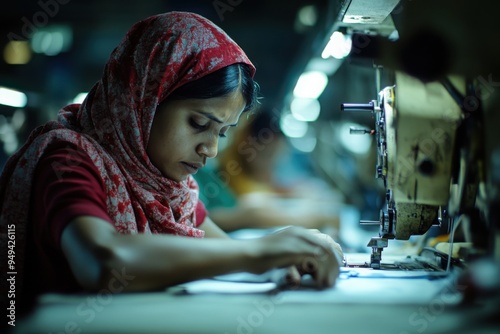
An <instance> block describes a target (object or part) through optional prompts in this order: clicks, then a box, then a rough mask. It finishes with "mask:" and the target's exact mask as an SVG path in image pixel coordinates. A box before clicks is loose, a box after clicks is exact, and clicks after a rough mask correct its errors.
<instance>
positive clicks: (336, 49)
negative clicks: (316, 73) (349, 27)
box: [321, 31, 352, 59]
mask: <svg viewBox="0 0 500 334" xmlns="http://www.w3.org/2000/svg"><path fill="white" fill-rule="evenodd" d="M351 47H352V41H351V37H349V36H348V35H344V34H343V33H341V32H340V31H335V32H334V33H333V34H332V36H330V40H329V41H328V43H327V44H326V46H325V48H324V50H323V52H322V53H321V57H322V58H324V59H326V58H328V57H333V58H336V59H342V58H345V57H347V55H348V54H349V52H351Z"/></svg>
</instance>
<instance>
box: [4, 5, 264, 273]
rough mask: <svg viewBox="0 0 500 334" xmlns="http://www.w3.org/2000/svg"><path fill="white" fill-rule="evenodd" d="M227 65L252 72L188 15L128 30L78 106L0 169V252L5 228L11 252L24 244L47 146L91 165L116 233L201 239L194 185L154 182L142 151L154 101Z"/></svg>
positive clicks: (223, 38) (213, 29) (225, 41)
mask: <svg viewBox="0 0 500 334" xmlns="http://www.w3.org/2000/svg"><path fill="white" fill-rule="evenodd" d="M234 63H245V64H247V65H250V66H251V68H252V70H253V71H255V69H254V67H253V65H252V64H251V62H250V60H249V59H248V58H247V56H246V55H245V53H244V52H243V51H242V50H241V48H240V47H239V46H238V45H237V44H236V43H235V42H234V41H233V40H232V39H231V38H230V37H229V36H227V34H226V33H224V32H223V31H222V30H221V29H220V28H218V27H217V26H216V25H214V24H213V23H212V22H210V21H209V20H207V19H205V18H203V17H201V16H199V15H197V14H193V13H187V12H170V13H166V14H161V15H156V16H152V17H149V18H147V19H145V20H143V21H141V22H138V23H137V24H135V25H134V26H133V27H132V28H131V29H130V30H129V31H128V33H127V34H126V36H125V38H124V39H123V40H122V42H121V43H120V44H119V45H118V47H116V48H115V50H114V51H113V52H112V54H111V56H110V59H109V61H108V63H107V64H106V67H105V70H104V74H103V77H102V79H101V80H100V81H98V82H97V83H96V85H95V86H94V87H93V88H92V89H91V91H90V92H89V94H88V96H87V98H86V99H85V101H84V102H83V103H82V104H81V105H79V104H72V105H68V106H66V107H65V108H63V109H62V110H61V111H60V112H59V115H58V120H57V121H52V122H49V123H47V124H45V125H43V126H40V127H38V128H37V129H35V130H34V131H33V132H32V134H31V135H30V138H29V139H28V141H27V143H26V144H25V145H24V146H23V147H22V148H21V149H20V150H19V151H18V152H17V153H16V154H14V155H13V156H12V157H11V158H10V159H9V161H8V162H7V164H6V166H5V168H4V171H3V173H2V176H1V178H0V209H1V211H0V227H1V240H2V245H1V247H2V252H5V250H6V249H7V247H6V236H7V225H8V224H14V225H15V233H16V240H17V245H22V240H23V239H25V233H26V225H27V223H28V219H29V217H28V213H29V211H30V210H29V203H30V190H31V187H32V178H33V174H34V171H35V167H36V165H37V163H38V160H39V159H40V157H42V155H43V154H44V153H45V152H46V151H47V148H48V147H49V146H51V145H52V144H56V143H59V144H60V143H63V144H64V143H69V144H73V145H76V146H77V147H78V149H79V150H81V151H82V152H85V153H86V154H87V155H88V156H89V157H90V158H91V159H92V161H93V162H94V164H95V166H96V167H97V169H98V171H99V173H100V176H101V177H102V180H103V181H104V184H105V187H106V191H107V195H108V196H107V208H108V213H109V216H110V217H111V219H112V220H113V221H114V224H115V227H116V229H117V230H118V231H119V232H121V233H139V232H145V233H169V234H177V235H184V236H192V237H203V235H204V234H203V231H201V230H199V229H197V228H196V227H195V226H194V220H195V217H194V215H195V208H196V203H197V201H198V186H197V184H196V182H195V181H194V179H193V178H192V177H191V176H190V177H188V178H187V179H186V180H185V181H182V182H175V181H172V180H169V179H167V178H165V177H163V176H162V175H161V173H160V172H159V170H158V169H157V168H155V167H154V166H153V165H152V163H151V161H150V160H149V158H148V156H147V154H146V148H147V145H148V139H149V134H150V129H151V125H152V122H153V118H154V114H155V110H156V107H157V106H158V104H159V103H160V102H161V101H162V100H163V99H165V98H166V97H167V96H168V95H169V94H170V93H172V91H174V90H175V89H176V88H178V87H180V86H182V85H183V84H185V83H188V82H190V81H193V80H196V79H199V78H201V77H203V76H205V75H207V74H209V73H212V72H214V71H217V70H219V69H221V68H223V67H225V66H228V65H231V64H234ZM61 178H64V175H61ZM16 249H18V250H19V251H21V247H16ZM3 263H6V261H3Z"/></svg>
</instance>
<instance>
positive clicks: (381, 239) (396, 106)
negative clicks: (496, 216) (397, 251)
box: [341, 72, 465, 269]
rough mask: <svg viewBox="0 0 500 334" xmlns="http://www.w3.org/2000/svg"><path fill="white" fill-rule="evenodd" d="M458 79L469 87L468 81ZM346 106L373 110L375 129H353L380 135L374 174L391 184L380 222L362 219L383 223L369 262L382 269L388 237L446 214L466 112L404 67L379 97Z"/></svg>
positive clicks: (423, 227)
mask: <svg viewBox="0 0 500 334" xmlns="http://www.w3.org/2000/svg"><path fill="white" fill-rule="evenodd" d="M454 81H455V82H456V87H460V89H462V90H463V89H464V88H465V82H463V81H461V80H460V79H455V80H454ZM341 108H342V110H343V111H369V112H371V114H372V116H373V118H374V123H375V124H374V129H373V130H365V129H354V128H351V134H370V135H373V136H374V137H375V141H376V147H377V165H376V168H375V171H376V173H375V174H376V177H377V178H380V179H382V181H383V183H384V186H385V188H386V189H387V195H386V204H385V207H384V208H383V209H382V210H381V211H380V217H379V221H361V224H368V225H371V224H377V225H380V232H379V236H378V237H373V238H371V240H370V241H369V243H368V245H367V246H368V247H371V248H372V254H371V259H370V266H371V267H372V268H375V269H379V268H380V262H381V259H382V250H383V249H384V248H385V247H387V246H388V240H389V239H400V240H408V239H409V237H410V236H411V235H420V234H423V233H425V232H427V230H428V229H429V228H430V227H431V226H432V225H441V224H443V219H446V218H447V217H444V216H447V213H446V212H447V210H448V209H447V208H446V206H447V205H448V201H449V199H450V180H451V178H452V172H453V166H452V162H453V159H454V151H455V149H456V148H457V145H456V141H457V129H458V127H459V125H460V122H461V121H462V120H463V118H464V115H463V114H462V111H461V110H460V107H459V106H458V105H457V104H456V103H455V102H454V101H453V99H452V97H451V96H450V95H449V94H448V92H447V91H446V89H445V87H444V86H443V85H442V84H440V83H435V82H433V83H428V84H424V83H422V82H421V81H419V80H418V79H416V78H412V77H410V76H409V75H406V74H404V73H401V72H397V73H396V84H395V85H394V86H391V87H386V88H384V89H383V90H382V91H381V92H380V94H379V97H378V100H373V101H371V102H369V103H368V104H349V103H345V104H342V106H341ZM443 111H444V112H443ZM455 211H456V209H454V212H455Z"/></svg>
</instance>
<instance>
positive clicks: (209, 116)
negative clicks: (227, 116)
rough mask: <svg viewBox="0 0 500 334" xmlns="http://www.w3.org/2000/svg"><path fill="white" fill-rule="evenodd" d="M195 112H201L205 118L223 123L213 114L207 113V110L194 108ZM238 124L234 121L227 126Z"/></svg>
mask: <svg viewBox="0 0 500 334" xmlns="http://www.w3.org/2000/svg"><path fill="white" fill-rule="evenodd" d="M196 112H197V113H198V114H202V115H203V116H205V117H206V118H208V119H210V120H212V121H214V122H216V123H219V124H223V123H224V122H223V121H222V120H220V119H218V118H217V117H215V116H214V115H212V114H210V113H207V112H204V111H200V110H196ZM236 125H238V123H235V124H229V125H228V126H236Z"/></svg>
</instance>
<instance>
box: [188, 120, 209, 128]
mask: <svg viewBox="0 0 500 334" xmlns="http://www.w3.org/2000/svg"><path fill="white" fill-rule="evenodd" d="M189 123H190V124H191V126H192V127H193V128H195V129H197V130H204V129H206V128H207V124H200V123H198V122H197V121H195V120H194V119H192V120H190V122H189Z"/></svg>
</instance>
